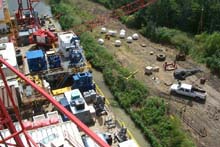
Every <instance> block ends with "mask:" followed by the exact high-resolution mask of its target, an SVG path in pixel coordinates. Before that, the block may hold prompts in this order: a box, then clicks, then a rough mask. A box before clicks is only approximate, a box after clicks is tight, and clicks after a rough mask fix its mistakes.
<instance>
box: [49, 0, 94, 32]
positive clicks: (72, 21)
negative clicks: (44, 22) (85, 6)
mask: <svg viewBox="0 0 220 147" xmlns="http://www.w3.org/2000/svg"><path fill="white" fill-rule="evenodd" d="M70 1H71V0H50V1H49V3H50V5H51V11H52V13H53V15H54V16H57V15H61V17H60V19H59V22H60V25H61V27H62V29H63V30H68V29H70V28H72V27H73V26H76V25H79V24H81V23H82V22H83V21H82V18H84V21H86V20H89V19H90V18H91V16H90V15H88V13H86V12H85V11H83V10H81V9H79V8H78V7H77V6H75V5H70V4H71V3H70Z"/></svg>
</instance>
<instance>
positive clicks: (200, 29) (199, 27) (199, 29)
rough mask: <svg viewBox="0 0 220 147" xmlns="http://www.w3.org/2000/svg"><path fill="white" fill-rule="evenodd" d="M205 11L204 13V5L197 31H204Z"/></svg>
mask: <svg viewBox="0 0 220 147" xmlns="http://www.w3.org/2000/svg"><path fill="white" fill-rule="evenodd" d="M203 13H204V7H203V6H202V9H201V15H200V21H199V26H198V30H197V33H201V32H202V31H203V15H204V14H203Z"/></svg>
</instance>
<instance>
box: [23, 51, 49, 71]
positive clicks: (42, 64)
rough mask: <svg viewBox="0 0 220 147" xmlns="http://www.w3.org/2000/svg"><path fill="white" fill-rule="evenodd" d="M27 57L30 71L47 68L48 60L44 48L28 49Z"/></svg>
mask: <svg viewBox="0 0 220 147" xmlns="http://www.w3.org/2000/svg"><path fill="white" fill-rule="evenodd" d="M26 58H27V62H28V67H29V71H30V72H38V71H42V70H47V62H46V59H45V55H44V53H43V51H42V50H34V51H27V52H26Z"/></svg>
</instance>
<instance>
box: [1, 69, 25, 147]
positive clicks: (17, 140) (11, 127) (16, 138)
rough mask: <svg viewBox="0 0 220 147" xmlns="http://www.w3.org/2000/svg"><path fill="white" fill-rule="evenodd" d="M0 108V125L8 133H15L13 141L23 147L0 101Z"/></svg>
mask: <svg viewBox="0 0 220 147" xmlns="http://www.w3.org/2000/svg"><path fill="white" fill-rule="evenodd" d="M0 70H1V69H0ZM0 106H1V108H0V111H1V112H0V113H1V115H0V120H1V121H0V123H1V125H4V126H7V127H8V129H9V131H10V132H11V134H13V133H15V134H14V139H15V141H16V143H17V145H18V146H20V147H24V144H23V142H22V140H21V138H20V137H19V136H18V134H19V133H17V130H16V128H15V126H14V124H13V122H12V120H11V118H10V117H9V114H8V111H7V110H6V108H5V106H4V104H3V103H2V101H1V100H0ZM2 120H4V121H3V122H2ZM2 123H3V124H2ZM10 138H11V137H10ZM10 138H9V139H10ZM6 140H7V138H6V139H4V141H6Z"/></svg>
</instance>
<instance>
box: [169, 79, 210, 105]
mask: <svg viewBox="0 0 220 147" xmlns="http://www.w3.org/2000/svg"><path fill="white" fill-rule="evenodd" d="M170 94H172V95H173V94H179V95H184V96H189V97H191V98H194V99H195V100H197V101H199V100H202V101H205V100H206V96H207V94H206V91H205V90H203V89H200V88H197V87H194V86H192V85H190V84H184V83H178V84H172V85H171V87H170Z"/></svg>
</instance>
